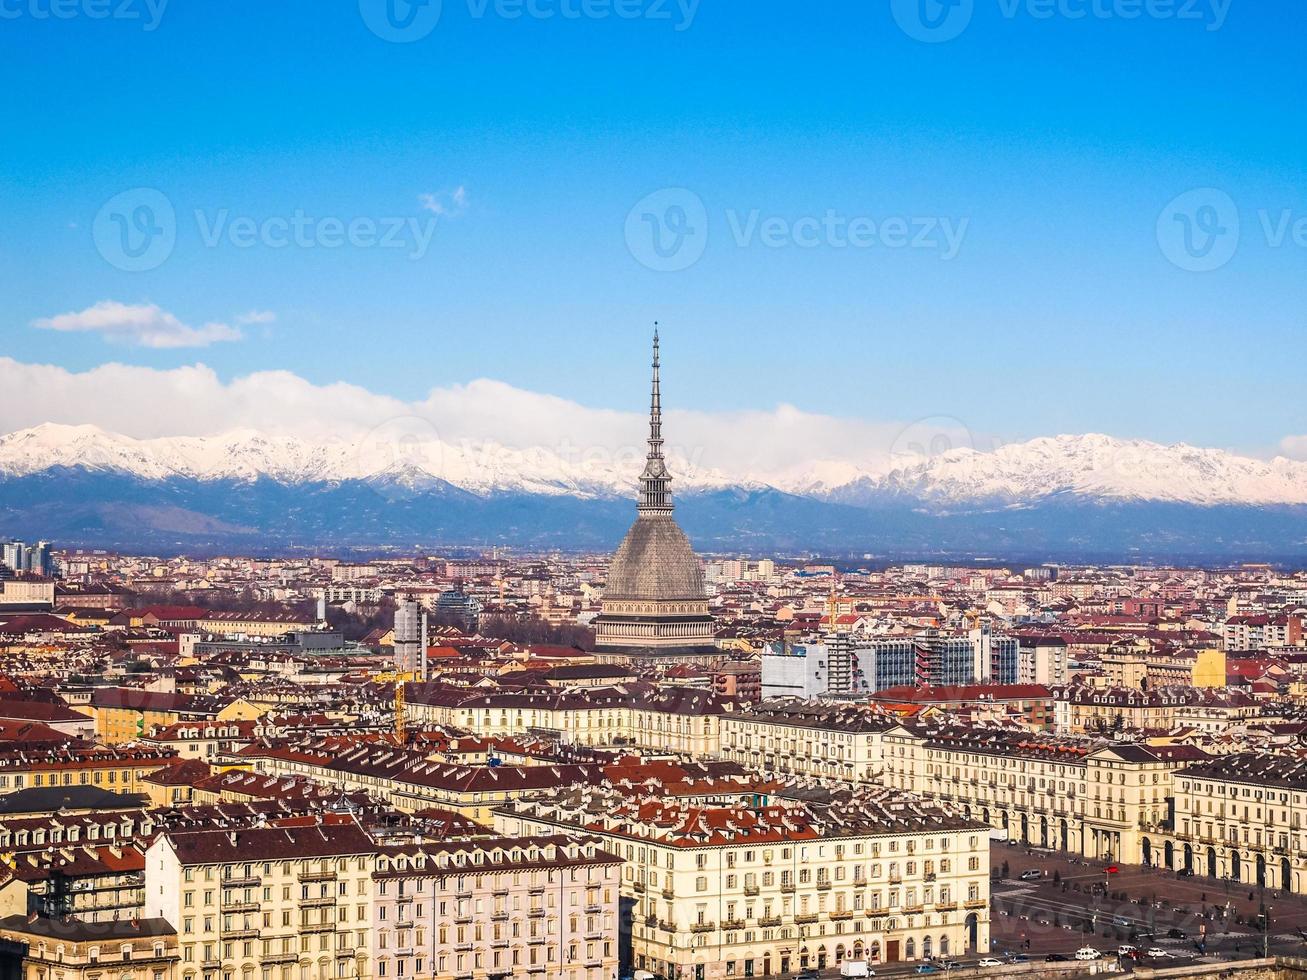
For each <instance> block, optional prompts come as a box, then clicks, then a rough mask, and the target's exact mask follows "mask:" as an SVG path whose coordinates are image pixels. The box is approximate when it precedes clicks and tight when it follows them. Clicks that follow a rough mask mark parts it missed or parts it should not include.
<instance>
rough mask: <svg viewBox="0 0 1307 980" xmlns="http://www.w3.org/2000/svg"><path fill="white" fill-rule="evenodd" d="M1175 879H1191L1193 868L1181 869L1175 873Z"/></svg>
mask: <svg viewBox="0 0 1307 980" xmlns="http://www.w3.org/2000/svg"><path fill="white" fill-rule="evenodd" d="M1175 876H1176V877H1177V878H1192V877H1193V876H1194V869H1193V868H1181V869H1180V870H1179V871H1177V872H1176V873H1175Z"/></svg>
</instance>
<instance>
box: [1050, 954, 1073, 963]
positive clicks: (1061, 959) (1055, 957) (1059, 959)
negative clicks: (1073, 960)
mask: <svg viewBox="0 0 1307 980" xmlns="http://www.w3.org/2000/svg"><path fill="white" fill-rule="evenodd" d="M1069 959H1070V957H1069V956H1064V955H1063V954H1062V953H1049V954H1048V955H1047V956H1045V957H1044V962H1045V963H1065V962H1066V961H1067V960H1069Z"/></svg>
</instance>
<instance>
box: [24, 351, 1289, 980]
mask: <svg viewBox="0 0 1307 980" xmlns="http://www.w3.org/2000/svg"><path fill="white" fill-rule="evenodd" d="M662 427H663V416H662V403H661V394H660V379H659V350H658V339H657V336H656V335H655V338H654V350H653V380H652V389H651V397H650V410H649V419H648V432H647V449H646V460H645V465H644V469H643V472H642V473H641V474H640V478H639V490H638V493H637V497H636V517H635V520H634V522H633V523H632V525H631V527H630V530H629V531H628V533H627V535H626V537H625V539H624V540H623V542H622V544H621V546H620V547H619V548H618V549H617V551H616V552H615V553H614V554H612V555H607V554H564V553H552V554H528V553H522V554H516V553H499V552H491V553H488V554H480V555H468V554H464V555H442V554H438V553H431V554H413V555H410V556H406V557H386V558H384V559H376V560H370V561H356V560H355V561H351V560H343V559H338V558H330V557H318V558H301V557H295V558H277V557H242V556H222V557H210V558H193V557H186V556H147V555H128V554H122V553H111V552H107V551H101V550H95V549H85V548H61V547H59V546H58V545H57V543H56V544H53V545H52V544H51V543H50V542H48V541H44V540H42V541H39V542H37V543H35V544H30V543H26V542H24V541H19V540H14V541H10V542H9V543H7V544H5V545H4V546H3V550H2V551H0V556H2V559H3V563H4V565H3V572H2V573H0V576H2V577H0V649H2V651H3V672H2V674H3V676H0V686H2V688H3V693H2V695H0V742H2V743H3V744H0V792H2V793H3V796H0V854H2V855H3V871H4V875H5V880H4V882H3V883H2V884H0V902H3V911H4V912H5V917H4V918H3V919H0V938H3V940H4V943H5V944H6V945H5V950H7V951H8V953H7V955H8V956H9V957H10V959H9V961H8V962H9V963H10V968H11V969H16V970H19V971H20V973H15V974H14V975H15V976H18V975H22V976H28V977H65V978H66V977H85V978H86V980H95V978H97V977H100V976H102V975H104V974H106V973H107V974H108V975H115V976H116V975H119V974H121V975H124V976H127V975H134V972H133V971H141V972H142V975H145V976H149V977H151V978H152V980H218V978H222V980H233V978H235V977H238V976H239V977H241V978H243V980H250V978H253V977H256V976H259V977H261V978H262V980H296V978H298V980H309V978H314V980H326V978H329V977H334V978H398V977H420V976H433V977H451V978H453V977H512V976H531V975H542V976H551V977H566V978H570V980H580V978H601V977H602V978H608V977H613V976H619V975H620V976H623V977H628V976H629V977H637V978H649V977H665V978H672V977H676V978H684V977H693V978H694V980H719V978H726V977H749V976H777V975H780V976H790V975H793V974H795V973H796V972H797V973H799V974H801V975H805V976H821V975H835V974H838V975H843V976H868V975H871V974H872V973H876V974H878V975H896V974H898V973H904V972H912V973H927V972H938V971H953V970H979V971H982V972H983V971H992V972H998V973H1002V974H1005V975H1006V974H1011V973H1013V972H1014V971H1015V972H1019V971H1021V970H1025V969H1027V967H1028V966H1030V965H1033V964H1038V965H1039V967H1040V968H1041V969H1042V968H1053V967H1054V966H1057V965H1058V964H1068V965H1067V966H1066V967H1065V968H1061V969H1063V971H1064V972H1065V971H1066V970H1071V971H1074V970H1077V969H1086V968H1088V969H1098V968H1102V967H1105V966H1109V967H1111V968H1121V967H1128V968H1138V969H1145V968H1148V967H1156V966H1166V965H1171V964H1172V962H1173V961H1181V962H1183V963H1184V964H1185V965H1189V966H1201V965H1203V964H1226V961H1228V960H1232V959H1247V960H1248V961H1249V962H1250V963H1254V962H1263V961H1259V960H1254V959H1253V957H1255V956H1266V955H1269V954H1271V953H1276V954H1290V953H1296V952H1297V951H1299V950H1300V949H1301V946H1302V943H1303V942H1304V939H1305V938H1307V932H1304V929H1307V884H1305V883H1304V876H1305V875H1307V838H1304V836H1303V835H1304V828H1303V816H1304V814H1307V756H1304V744H1307V739H1305V738H1304V733H1305V732H1307V640H1305V638H1304V626H1307V573H1304V572H1302V571H1290V570H1286V569H1280V568H1275V567H1271V566H1269V565H1253V564H1244V565H1237V566H1231V567H1227V568H1180V567H1155V566H1138V565H1115V566H1110V567H1090V566H1083V567H1074V566H1067V565H1055V564H1045V565H1040V566H1037V567H1028V568H1007V567H999V566H997V565H993V566H985V567H978V566H965V565H950V564H939V565H935V564H922V563H916V564H902V565H893V566H889V567H875V568H872V567H851V566H849V565H847V564H841V563H832V562H825V561H822V560H820V559H813V560H810V561H806V562H803V563H794V562H790V561H785V560H777V559H775V558H771V557H767V556H761V555H756V556H755V555H750V556H734V555H733V556H706V557H705V558H702V559H701V558H700V557H699V556H697V555H696V554H695V553H694V551H693V549H692V547H691V544H690V541H689V539H688V538H687V537H686V535H685V534H684V532H683V531H682V530H681V529H680V527H679V526H678V524H677V522H676V517H675V509H674V501H673V492H672V484H673V477H672V474H671V473H670V472H669V469H668V466H667V463H666V460H665V458H664V454H663V433H662ZM1227 966H1228V964H1227V965H1226V966H1221V967H1219V968H1220V969H1225V968H1227ZM1222 975H1229V974H1222Z"/></svg>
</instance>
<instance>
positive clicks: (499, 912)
mask: <svg viewBox="0 0 1307 980" xmlns="http://www.w3.org/2000/svg"><path fill="white" fill-rule="evenodd" d="M507 918H508V909H495V910H494V911H493V912H491V913H490V919H491V921H492V922H495V921H503V920H504V919H507Z"/></svg>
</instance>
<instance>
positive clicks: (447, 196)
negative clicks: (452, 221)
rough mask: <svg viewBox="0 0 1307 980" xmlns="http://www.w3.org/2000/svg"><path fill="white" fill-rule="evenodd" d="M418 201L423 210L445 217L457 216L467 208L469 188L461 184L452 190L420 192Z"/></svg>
mask: <svg viewBox="0 0 1307 980" xmlns="http://www.w3.org/2000/svg"><path fill="white" fill-rule="evenodd" d="M418 203H419V204H420V205H422V208H423V210H425V211H430V212H431V213H432V214H438V215H440V216H441V217H443V218H457V217H458V216H459V215H460V214H462V213H463V212H464V211H466V210H467V188H466V187H464V186H463V185H462V184H459V185H458V186H457V187H455V188H454V189H453V190H452V191H436V192H435V193H432V194H419V195H418Z"/></svg>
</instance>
